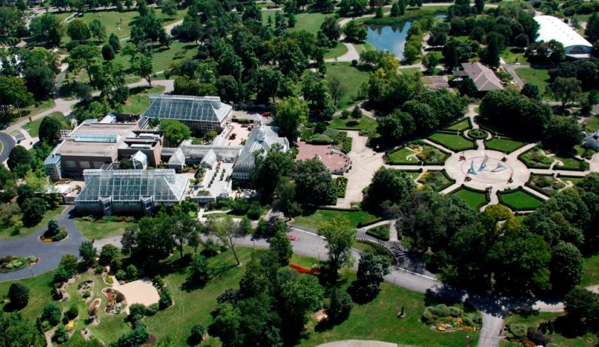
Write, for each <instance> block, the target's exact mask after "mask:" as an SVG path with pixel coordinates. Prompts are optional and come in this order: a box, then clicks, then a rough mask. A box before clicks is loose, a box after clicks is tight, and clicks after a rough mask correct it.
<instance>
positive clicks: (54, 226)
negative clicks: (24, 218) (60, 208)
mask: <svg viewBox="0 0 599 347" xmlns="http://www.w3.org/2000/svg"><path fill="white" fill-rule="evenodd" d="M59 232H60V225H58V222H57V221H55V220H53V219H52V220H50V221H49V222H48V230H47V231H46V235H48V236H49V237H52V236H55V235H57V234H58V233H59Z"/></svg>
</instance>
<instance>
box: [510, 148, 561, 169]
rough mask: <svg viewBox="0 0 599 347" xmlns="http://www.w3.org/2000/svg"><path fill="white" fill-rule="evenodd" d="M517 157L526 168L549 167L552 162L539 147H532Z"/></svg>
mask: <svg viewBox="0 0 599 347" xmlns="http://www.w3.org/2000/svg"><path fill="white" fill-rule="evenodd" d="M518 159H519V160H520V161H521V162H523V163H524V165H526V167H528V168H533V169H549V168H550V167H551V164H553V158H549V157H548V156H547V155H546V154H545V152H543V150H542V149H540V148H539V147H534V148H532V149H529V150H528V151H526V152H524V153H522V154H520V156H518Z"/></svg>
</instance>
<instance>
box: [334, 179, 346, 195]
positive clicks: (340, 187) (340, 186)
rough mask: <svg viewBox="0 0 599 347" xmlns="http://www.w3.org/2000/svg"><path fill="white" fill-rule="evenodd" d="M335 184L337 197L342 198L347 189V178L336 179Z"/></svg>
mask: <svg viewBox="0 0 599 347" xmlns="http://www.w3.org/2000/svg"><path fill="white" fill-rule="evenodd" d="M335 183H336V184H337V197H338V198H344V197H345V190H346V189H347V177H337V178H335Z"/></svg>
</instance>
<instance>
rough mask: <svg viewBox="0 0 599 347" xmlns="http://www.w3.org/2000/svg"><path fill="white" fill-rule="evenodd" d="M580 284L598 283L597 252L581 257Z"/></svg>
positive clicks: (598, 262)
mask: <svg viewBox="0 0 599 347" xmlns="http://www.w3.org/2000/svg"><path fill="white" fill-rule="evenodd" d="M582 260H583V263H582V282H580V285H581V286H584V287H586V286H593V285H597V284H599V254H595V255H594V256H592V257H589V258H583V259H582Z"/></svg>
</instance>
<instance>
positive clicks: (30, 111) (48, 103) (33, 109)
mask: <svg viewBox="0 0 599 347" xmlns="http://www.w3.org/2000/svg"><path fill="white" fill-rule="evenodd" d="M54 105H56V103H55V102H54V99H48V100H45V101H42V102H41V103H40V104H39V105H37V106H35V105H34V106H29V107H26V108H24V109H22V110H21V118H19V119H15V120H13V123H16V122H18V121H20V120H23V119H26V118H25V117H31V116H35V115H36V114H39V113H42V112H44V111H46V110H49V109H51V108H52V107H54Z"/></svg>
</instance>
